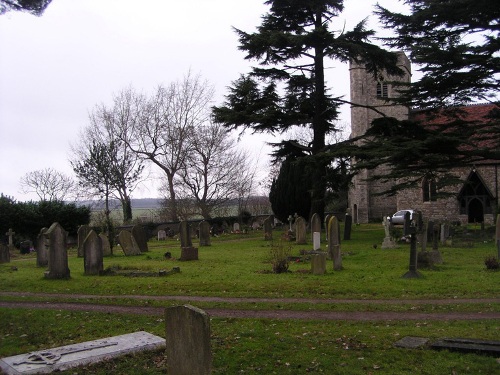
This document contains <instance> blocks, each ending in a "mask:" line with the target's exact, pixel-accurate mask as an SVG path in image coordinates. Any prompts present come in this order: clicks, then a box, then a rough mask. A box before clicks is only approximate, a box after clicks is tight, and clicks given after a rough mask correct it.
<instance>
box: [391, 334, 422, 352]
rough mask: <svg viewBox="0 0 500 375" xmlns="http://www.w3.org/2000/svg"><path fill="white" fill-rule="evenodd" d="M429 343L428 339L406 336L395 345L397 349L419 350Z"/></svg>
mask: <svg viewBox="0 0 500 375" xmlns="http://www.w3.org/2000/svg"><path fill="white" fill-rule="evenodd" d="M428 342H429V339H428V338H427V337H414V336H406V337H403V338H402V339H401V340H398V341H396V342H395V343H394V346H395V347H396V348H406V349H417V348H421V347H423V346H425V345H426V344H427V343H428Z"/></svg>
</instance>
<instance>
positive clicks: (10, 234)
mask: <svg viewBox="0 0 500 375" xmlns="http://www.w3.org/2000/svg"><path fill="white" fill-rule="evenodd" d="M14 234H16V232H14V231H13V230H12V228H9V230H8V231H7V233H5V235H6V236H7V237H9V249H10V250H13V249H14Z"/></svg>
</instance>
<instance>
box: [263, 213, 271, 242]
mask: <svg viewBox="0 0 500 375" xmlns="http://www.w3.org/2000/svg"><path fill="white" fill-rule="evenodd" d="M272 239H273V219H272V217H271V216H268V217H267V218H266V220H264V240H266V241H271V240H272Z"/></svg>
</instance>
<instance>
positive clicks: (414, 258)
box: [403, 212, 423, 279]
mask: <svg viewBox="0 0 500 375" xmlns="http://www.w3.org/2000/svg"><path fill="white" fill-rule="evenodd" d="M415 216H416V217H415ZM422 225H423V224H422V213H421V212H417V213H416V215H414V219H413V220H410V213H409V212H406V214H405V221H404V227H403V234H404V235H405V236H410V262H409V266H408V272H406V273H405V274H404V275H403V278H405V279H414V278H420V277H422V275H421V274H420V272H418V270H417V263H418V254H417V233H419V232H421V230H422Z"/></svg>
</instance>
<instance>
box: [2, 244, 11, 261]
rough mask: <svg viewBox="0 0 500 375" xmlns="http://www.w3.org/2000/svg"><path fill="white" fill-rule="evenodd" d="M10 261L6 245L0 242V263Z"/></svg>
mask: <svg viewBox="0 0 500 375" xmlns="http://www.w3.org/2000/svg"><path fill="white" fill-rule="evenodd" d="M9 262H10V250H9V247H8V246H7V245H4V244H3V243H0V263H9Z"/></svg>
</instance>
